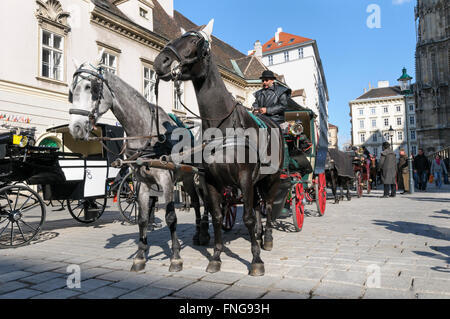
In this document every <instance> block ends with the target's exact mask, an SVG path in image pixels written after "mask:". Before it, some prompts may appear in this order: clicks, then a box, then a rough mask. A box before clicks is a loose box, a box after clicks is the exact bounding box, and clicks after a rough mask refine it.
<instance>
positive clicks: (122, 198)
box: [117, 172, 140, 225]
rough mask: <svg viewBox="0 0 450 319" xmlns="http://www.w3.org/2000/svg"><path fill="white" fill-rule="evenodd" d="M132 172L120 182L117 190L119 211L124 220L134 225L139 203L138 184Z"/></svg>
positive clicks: (136, 219) (136, 220)
mask: <svg viewBox="0 0 450 319" xmlns="http://www.w3.org/2000/svg"><path fill="white" fill-rule="evenodd" d="M132 174H133V172H129V173H128V174H127V175H125V177H124V178H123V180H122V182H120V186H119V189H118V191H117V192H118V194H119V196H118V202H119V211H120V213H121V214H122V216H123V218H125V220H126V221H127V222H128V223H130V224H132V225H135V224H137V222H138V214H139V202H138V193H139V187H140V182H138V181H137V180H136V178H134V175H132Z"/></svg>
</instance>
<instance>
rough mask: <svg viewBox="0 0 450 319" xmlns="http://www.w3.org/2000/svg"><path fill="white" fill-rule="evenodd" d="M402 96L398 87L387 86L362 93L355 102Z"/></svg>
mask: <svg viewBox="0 0 450 319" xmlns="http://www.w3.org/2000/svg"><path fill="white" fill-rule="evenodd" d="M398 95H402V94H401V91H400V87H399V86H389V87H385V88H375V89H371V90H370V91H368V92H366V93H364V94H363V95H361V96H360V97H358V98H357V99H356V100H365V99H376V98H383V97H390V96H398Z"/></svg>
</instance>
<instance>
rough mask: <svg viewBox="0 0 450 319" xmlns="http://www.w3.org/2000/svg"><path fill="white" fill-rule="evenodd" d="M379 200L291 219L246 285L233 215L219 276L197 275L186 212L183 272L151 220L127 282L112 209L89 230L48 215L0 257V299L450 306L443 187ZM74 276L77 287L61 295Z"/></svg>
mask: <svg viewBox="0 0 450 319" xmlns="http://www.w3.org/2000/svg"><path fill="white" fill-rule="evenodd" d="M380 196H381V191H380V190H378V191H373V192H372V193H371V194H370V195H366V194H365V195H364V197H363V198H360V199H358V198H356V197H353V198H352V200H351V201H350V202H348V201H347V200H345V201H343V202H341V203H340V204H339V205H335V204H333V201H332V200H329V201H328V202H327V209H326V213H325V216H323V217H317V216H315V212H314V209H315V208H314V207H315V206H308V208H311V213H310V214H309V216H307V217H306V218H305V224H304V227H303V230H302V231H301V232H299V233H296V232H294V230H293V225H292V223H291V220H290V218H287V219H282V220H280V221H279V222H278V223H277V224H276V230H274V248H273V250H272V251H271V252H268V251H262V253H261V257H262V259H263V260H264V262H265V269H266V274H265V276H263V277H250V276H248V270H249V266H250V261H251V252H250V243H249V241H248V234H247V230H246V228H245V226H244V225H243V223H242V219H241V215H240V211H238V220H237V223H236V225H235V226H234V228H233V229H232V230H231V231H230V232H228V233H225V235H224V240H225V249H224V252H223V253H222V271H221V272H219V273H215V274H209V273H207V272H205V269H206V266H207V264H208V257H209V256H210V255H211V254H212V252H213V248H212V242H213V241H212V240H211V245H210V246H208V247H198V246H193V245H192V235H193V232H194V225H193V222H194V214H193V212H192V211H191V212H182V211H178V235H179V237H180V240H181V242H182V251H181V254H182V258H183V260H184V269H183V271H181V272H178V273H170V272H169V271H168V268H169V244H170V240H169V236H170V235H169V231H168V229H167V227H165V222H164V221H163V220H164V213H163V210H160V211H159V212H158V213H157V217H158V219H159V220H160V222H161V223H162V225H163V226H162V227H159V228H156V229H155V230H154V231H152V232H150V233H149V243H150V244H151V247H150V251H149V261H148V263H147V266H146V268H145V270H144V271H143V272H141V273H138V274H136V273H132V272H130V271H129V270H130V267H131V264H132V260H131V258H132V256H133V254H134V253H135V251H136V239H137V237H138V227H137V226H131V225H127V224H125V223H123V222H122V220H121V218H120V214H119V213H118V212H117V208H116V206H115V204H113V203H110V204H111V205H110V207H109V208H107V211H106V212H105V214H104V215H103V216H102V217H101V218H100V220H99V221H97V222H96V223H95V224H94V225H88V226H86V225H81V224H79V223H77V222H76V221H75V220H73V219H72V218H71V217H70V215H69V213H68V212H67V211H62V212H56V211H51V209H50V208H48V212H47V221H46V223H45V225H44V228H43V231H42V234H41V236H40V238H39V239H38V240H37V241H35V242H33V243H32V244H31V245H28V246H26V247H21V248H17V249H7V250H0V299H8V298H19V299H21V298H36V299H40V298H119V299H126V298H133V299H135V298H202V299H206V298H224V299H226V298H236V299H245V298H249V299H257V298H262V299H265V298H275V299H310V298H312V299H315V298H363V299H365V298H371V299H372V298H410V299H415V298H419V299H422V298H446V299H447V298H449V299H450V267H449V262H450V187H449V185H444V187H443V189H441V190H440V191H439V192H438V191H437V190H436V189H435V188H434V187H433V186H430V187H429V190H428V192H420V193H419V192H418V193H415V194H413V195H398V196H397V197H396V198H387V199H381V198H380ZM158 219H157V220H158ZM210 233H211V234H212V227H210ZM77 266H79V267H80V270H81V287H80V288H73V289H70V288H69V286H68V282H69V283H71V282H72V281H71V278H72V277H70V275H71V274H73V269H76V267H77ZM68 267H69V268H68Z"/></svg>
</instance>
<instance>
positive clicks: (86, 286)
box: [68, 279, 111, 294]
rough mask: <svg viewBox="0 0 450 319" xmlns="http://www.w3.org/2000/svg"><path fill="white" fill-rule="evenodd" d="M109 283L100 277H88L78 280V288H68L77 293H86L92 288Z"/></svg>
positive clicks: (109, 283)
mask: <svg viewBox="0 0 450 319" xmlns="http://www.w3.org/2000/svg"><path fill="white" fill-rule="evenodd" d="M108 285H111V282H110V281H107V280H100V279H88V280H83V281H81V282H80V288H72V289H70V290H74V291H78V293H80V294H81V293H86V292H90V291H92V290H95V289H98V288H101V287H104V286H108ZM68 289H69V288H68Z"/></svg>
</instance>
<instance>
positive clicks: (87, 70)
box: [69, 52, 209, 272]
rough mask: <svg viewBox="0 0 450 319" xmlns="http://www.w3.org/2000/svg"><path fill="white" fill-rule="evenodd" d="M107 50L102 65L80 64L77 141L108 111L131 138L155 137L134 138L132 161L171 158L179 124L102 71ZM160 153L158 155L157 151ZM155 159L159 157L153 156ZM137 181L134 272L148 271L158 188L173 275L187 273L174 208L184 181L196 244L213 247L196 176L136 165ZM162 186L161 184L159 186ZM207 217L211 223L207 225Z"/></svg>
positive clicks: (73, 123)
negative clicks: (172, 137)
mask: <svg viewBox="0 0 450 319" xmlns="http://www.w3.org/2000/svg"><path fill="white" fill-rule="evenodd" d="M102 53H103V52H100V54H99V57H98V58H97V63H94V65H92V64H89V63H84V64H82V65H80V66H78V63H76V61H74V63H75V65H76V70H77V71H76V72H75V73H74V78H73V81H72V85H71V87H70V92H69V101H70V102H72V104H73V106H72V108H71V109H70V114H71V115H70V124H69V130H70V133H71V134H72V136H73V137H74V138H75V139H82V140H86V139H88V138H89V135H90V132H91V131H92V129H93V128H94V126H95V123H96V122H97V121H98V120H99V118H100V117H101V116H102V115H103V114H105V113H106V112H107V111H108V110H111V112H112V113H113V114H114V115H115V117H116V118H117V120H118V121H119V123H120V124H121V125H122V127H123V129H124V131H125V132H126V135H127V136H128V137H144V136H154V137H152V138H139V139H129V140H127V141H126V143H127V149H126V155H127V158H130V157H137V155H139V156H149V157H151V156H152V154H151V153H152V152H156V153H159V154H161V153H166V154H170V150H171V148H170V143H168V142H167V141H168V137H167V136H168V135H170V132H171V131H172V130H173V129H174V128H177V125H176V123H175V122H174V121H173V120H172V119H171V118H170V117H169V115H168V114H167V113H166V112H165V111H164V110H163V109H162V108H159V110H158V114H159V116H158V118H159V120H158V121H156V113H157V112H156V106H155V105H153V104H150V103H149V102H148V101H147V100H146V99H145V98H144V97H143V96H142V95H141V94H140V93H139V92H137V91H136V90H135V89H133V88H132V87H131V86H130V85H128V84H127V83H125V82H124V81H123V80H122V79H120V78H119V77H118V76H116V75H114V74H112V73H109V72H100V71H99V68H98V67H97V66H98V65H99V64H100V59H101V56H102ZM156 123H158V127H159V134H161V135H166V137H167V140H166V142H165V143H162V142H161V143H159V142H158V141H159V138H158V137H157V132H158V131H157V128H156V127H157V125H156ZM155 150H156V151H155ZM153 155H154V154H153ZM132 169H133V171H134V173H135V175H136V178H137V179H138V180H139V181H141V187H140V190H139V194H138V202H139V212H138V225H139V244H138V251H137V253H136V256H135V257H134V260H133V265H132V267H131V271H140V270H143V269H144V268H145V263H146V256H147V253H148V248H149V246H148V243H147V227H148V224H149V215H150V214H149V212H151V211H152V210H154V207H155V202H156V201H157V197H156V196H155V194H152V190H153V189H155V187H158V189H159V190H162V192H163V193H164V200H165V204H166V215H165V220H166V223H167V226H168V228H169V229H170V234H171V239H172V256H171V258H170V261H171V263H170V268H169V271H171V272H176V271H181V270H182V268H183V260H182V259H181V257H180V249H181V245H180V242H179V240H178V237H177V234H176V228H177V216H176V214H175V207H174V201H173V197H174V184H175V183H176V182H178V181H182V182H183V186H184V189H185V191H186V192H187V193H188V194H189V195H190V197H191V199H192V206H193V207H194V209H195V215H196V233H195V235H194V244H202V245H207V244H208V243H209V234H208V221H207V218H208V215H207V212H205V216H204V218H203V220H202V218H201V215H200V202H199V196H198V193H197V190H196V188H195V184H194V179H193V178H194V177H193V175H190V174H189V175H188V174H178V173H176V172H173V171H169V170H166V169H160V168H153V167H146V166H137V165H135V164H133V165H132ZM156 185H157V186H156ZM205 219H206V221H205Z"/></svg>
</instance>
